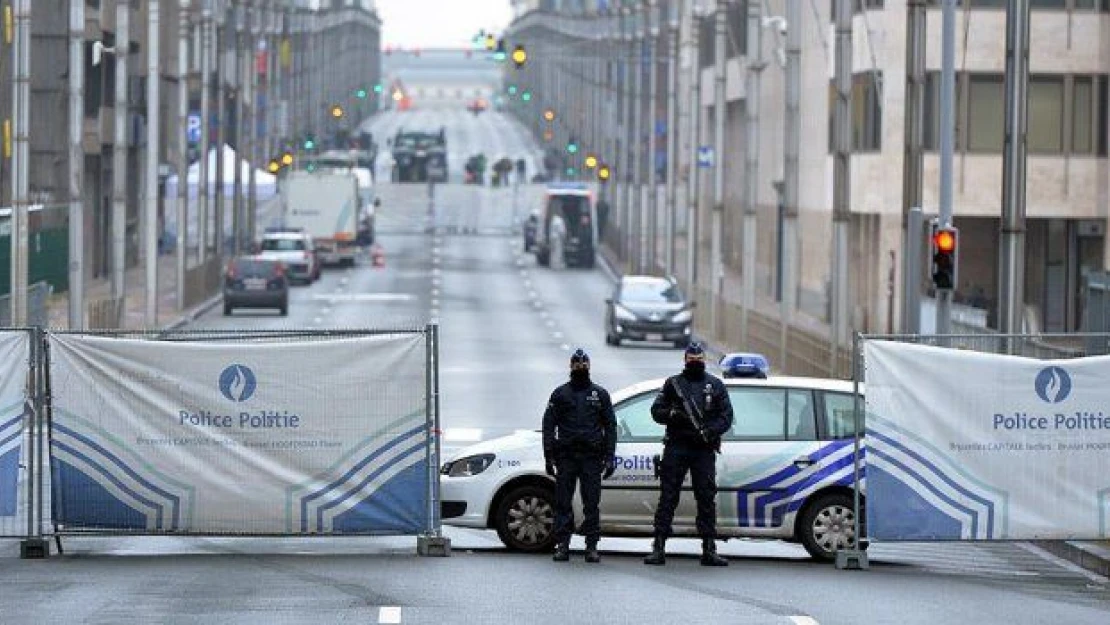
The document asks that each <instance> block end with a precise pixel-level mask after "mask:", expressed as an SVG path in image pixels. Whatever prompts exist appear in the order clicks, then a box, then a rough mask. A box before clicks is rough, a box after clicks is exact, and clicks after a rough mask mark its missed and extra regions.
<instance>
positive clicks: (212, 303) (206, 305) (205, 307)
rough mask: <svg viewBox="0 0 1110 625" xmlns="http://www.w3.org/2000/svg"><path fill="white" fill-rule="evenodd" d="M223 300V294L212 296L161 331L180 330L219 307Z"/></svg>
mask: <svg viewBox="0 0 1110 625" xmlns="http://www.w3.org/2000/svg"><path fill="white" fill-rule="evenodd" d="M223 299H224V296H223V294H222V293H217V294H216V295H214V296H212V297H211V298H209V299H207V300H205V301H203V302H201V303H200V304H198V305H197V306H196V307H195V308H193V309H192V310H190V311H189V312H187V313H185V314H184V315H182V316H181V317H180V318H178V319H177V321H173V322H171V323H169V324H167V325H165V326H163V327H162V330H178V329H180V328H182V327H184V326H187V325H189V324H190V323H192V322H194V321H196V320H197V319H198V318H200V316H201V315H203V314H205V313H207V312H208V311H210V310H212V309H213V308H215V307H216V306H219V304H220V302H222V301H223Z"/></svg>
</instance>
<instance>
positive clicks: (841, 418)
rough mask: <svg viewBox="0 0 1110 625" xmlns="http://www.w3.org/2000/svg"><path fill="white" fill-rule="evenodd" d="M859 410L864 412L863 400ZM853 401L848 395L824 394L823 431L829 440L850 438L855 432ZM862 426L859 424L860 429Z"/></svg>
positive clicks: (861, 423)
mask: <svg viewBox="0 0 1110 625" xmlns="http://www.w3.org/2000/svg"><path fill="white" fill-rule="evenodd" d="M859 409H860V410H861V411H862V410H864V404H863V399H862V398H861V399H860V402H859ZM854 411H855V401H853V399H852V396H851V395H850V394H848V393H825V431H826V432H827V434H826V435H827V437H828V438H830V439H837V438H852V433H853V432H854V431H855V424H854V421H855V418H854V414H853V413H854ZM863 428H864V424H863V422H862V421H861V422H860V429H861V430H862V429H863Z"/></svg>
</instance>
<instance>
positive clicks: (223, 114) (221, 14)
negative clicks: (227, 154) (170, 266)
mask: <svg viewBox="0 0 1110 625" xmlns="http://www.w3.org/2000/svg"><path fill="white" fill-rule="evenodd" d="M215 22H216V23H215V25H214V26H213V29H212V30H213V33H214V37H213V39H214V44H213V49H214V50H215V57H216V63H215V66H216V67H215V69H216V103H215V109H216V180H215V184H214V186H215V188H216V189H215V190H216V197H215V210H214V213H215V220H214V221H215V226H214V228H213V229H214V230H215V239H216V240H215V241H213V243H212V247H213V248H214V250H215V255H216V258H222V257H223V252H224V167H226V165H227V164H226V163H225V162H224V146H225V145H227V121H228V120H227V104H226V98H227V95H226V94H227V91H226V88H225V87H226V84H227V72H226V71H225V67H224V50H225V49H226V47H227V46H226V42H227V33H226V32H225V30H224V29H225V27H226V25H227V10H226V7H222V6H221V7H218V11H217V13H216V19H215Z"/></svg>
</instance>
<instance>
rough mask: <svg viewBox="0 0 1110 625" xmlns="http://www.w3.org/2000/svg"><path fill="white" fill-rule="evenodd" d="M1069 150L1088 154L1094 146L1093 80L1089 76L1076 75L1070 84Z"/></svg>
mask: <svg viewBox="0 0 1110 625" xmlns="http://www.w3.org/2000/svg"><path fill="white" fill-rule="evenodd" d="M1072 89H1073V91H1072V111H1071V151H1072V153H1074V154H1090V153H1091V152H1092V151H1093V148H1094V141H1093V139H1094V134H1095V133H1094V115H1093V114H1092V113H1093V112H1094V106H1095V88H1094V80H1093V78H1092V77H1090V76H1076V77H1075V81H1074V83H1073V85H1072Z"/></svg>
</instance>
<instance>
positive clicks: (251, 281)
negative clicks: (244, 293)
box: [243, 278, 266, 291]
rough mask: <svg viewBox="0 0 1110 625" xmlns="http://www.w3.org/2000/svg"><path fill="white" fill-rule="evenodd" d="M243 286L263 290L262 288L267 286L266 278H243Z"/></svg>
mask: <svg viewBox="0 0 1110 625" xmlns="http://www.w3.org/2000/svg"><path fill="white" fill-rule="evenodd" d="M243 286H245V287H247V288H248V289H250V290H251V291H261V290H262V289H264V288H266V279H265V278H247V279H246V280H243Z"/></svg>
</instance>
